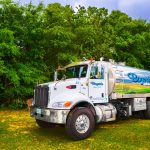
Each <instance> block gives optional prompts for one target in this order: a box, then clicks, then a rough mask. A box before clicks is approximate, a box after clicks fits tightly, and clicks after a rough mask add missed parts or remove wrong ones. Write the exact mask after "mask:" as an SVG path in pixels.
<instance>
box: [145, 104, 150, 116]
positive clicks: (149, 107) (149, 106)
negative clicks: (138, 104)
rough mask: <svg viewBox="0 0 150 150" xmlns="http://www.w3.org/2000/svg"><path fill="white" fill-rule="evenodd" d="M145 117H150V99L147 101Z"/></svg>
mask: <svg viewBox="0 0 150 150" xmlns="http://www.w3.org/2000/svg"><path fill="white" fill-rule="evenodd" d="M144 117H145V118H146V119H150V101H147V110H145V111H144Z"/></svg>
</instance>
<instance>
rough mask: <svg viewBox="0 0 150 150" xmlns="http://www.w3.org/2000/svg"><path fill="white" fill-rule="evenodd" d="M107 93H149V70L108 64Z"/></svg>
mask: <svg viewBox="0 0 150 150" xmlns="http://www.w3.org/2000/svg"><path fill="white" fill-rule="evenodd" d="M109 66H110V67H109V75H108V76H109V94H111V93H112V92H115V93H118V94H137V93H138V94H139V93H150V71H147V70H142V69H137V68H133V67H128V66H123V65H122V66H121V65H109Z"/></svg>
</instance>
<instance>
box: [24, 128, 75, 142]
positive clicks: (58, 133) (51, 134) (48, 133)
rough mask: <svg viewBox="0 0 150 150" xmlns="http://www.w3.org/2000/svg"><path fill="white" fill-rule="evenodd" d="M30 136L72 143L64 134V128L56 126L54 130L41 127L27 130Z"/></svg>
mask: <svg viewBox="0 0 150 150" xmlns="http://www.w3.org/2000/svg"><path fill="white" fill-rule="evenodd" d="M26 130H29V132H30V134H32V135H34V136H36V137H43V138H48V139H50V140H61V142H63V141H64V142H66V141H67V142H68V141H70V142H71V141H73V140H72V139H71V138H70V137H69V136H68V135H67V134H66V133H65V127H61V126H56V127H54V128H41V127H33V128H27V129H26Z"/></svg>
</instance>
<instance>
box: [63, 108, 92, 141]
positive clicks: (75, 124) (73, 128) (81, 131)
mask: <svg viewBox="0 0 150 150" xmlns="http://www.w3.org/2000/svg"><path fill="white" fill-rule="evenodd" d="M94 127H95V119H94V116H93V114H92V112H91V111H90V110H89V109H88V108H77V109H75V110H73V111H72V112H71V113H70V114H69V115H68V118H67V122H66V133H67V134H68V135H69V136H70V137H71V138H72V139H74V140H82V139H85V138H87V137H89V136H90V135H91V133H92V131H93V130H94Z"/></svg>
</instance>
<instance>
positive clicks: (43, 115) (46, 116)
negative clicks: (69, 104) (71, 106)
mask: <svg viewBox="0 0 150 150" xmlns="http://www.w3.org/2000/svg"><path fill="white" fill-rule="evenodd" d="M69 111H70V110H56V109H41V108H33V107H31V109H30V115H31V117H35V118H36V119H39V120H42V121H46V122H50V123H56V124H65V123H66V120H67V116H68V114H69Z"/></svg>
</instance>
